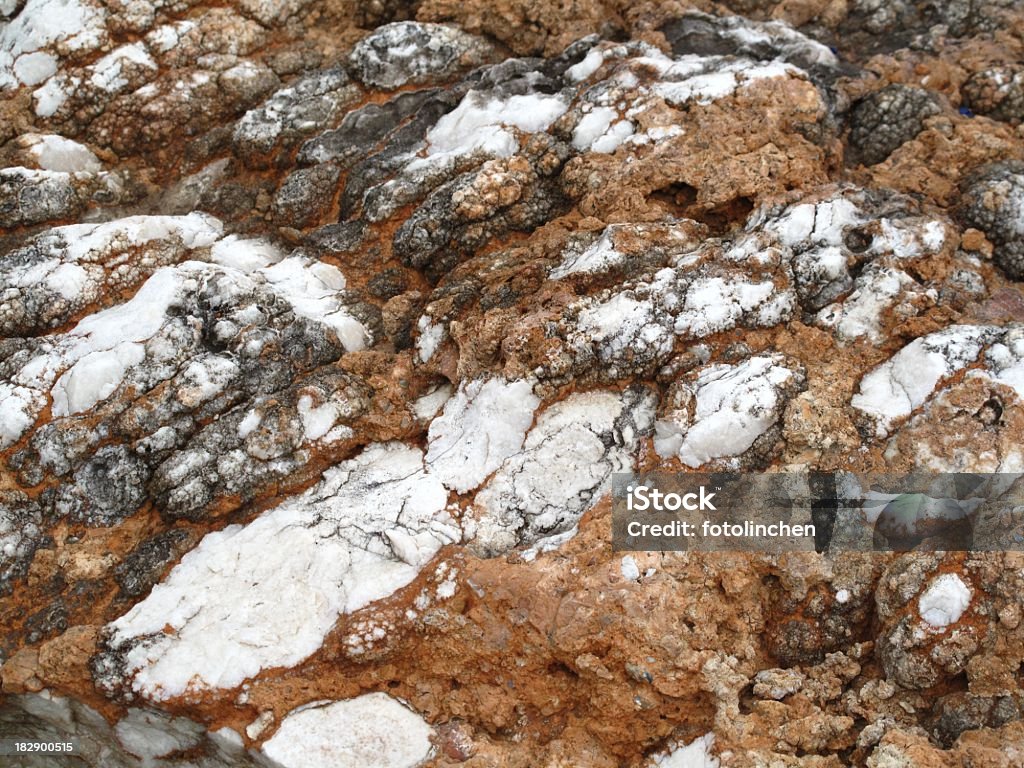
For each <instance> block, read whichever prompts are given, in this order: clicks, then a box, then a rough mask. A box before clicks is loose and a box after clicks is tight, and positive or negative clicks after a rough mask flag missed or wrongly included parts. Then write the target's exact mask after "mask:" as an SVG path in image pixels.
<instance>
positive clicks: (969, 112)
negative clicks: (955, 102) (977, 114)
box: [960, 107, 974, 117]
mask: <svg viewBox="0 0 1024 768" xmlns="http://www.w3.org/2000/svg"><path fill="white" fill-rule="evenodd" d="M960 114H961V115H963V116H964V117H974V110H973V109H971V108H970V107H960Z"/></svg>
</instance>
